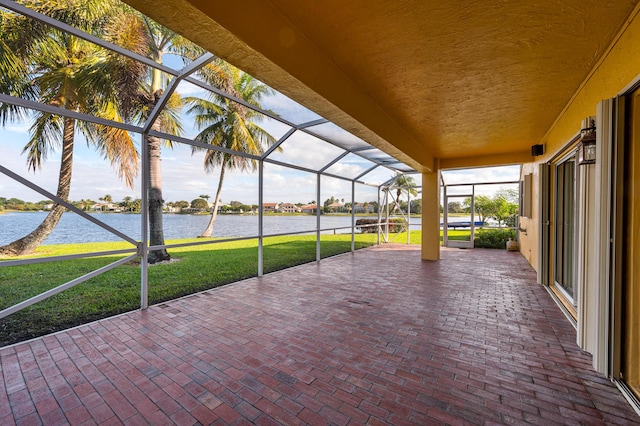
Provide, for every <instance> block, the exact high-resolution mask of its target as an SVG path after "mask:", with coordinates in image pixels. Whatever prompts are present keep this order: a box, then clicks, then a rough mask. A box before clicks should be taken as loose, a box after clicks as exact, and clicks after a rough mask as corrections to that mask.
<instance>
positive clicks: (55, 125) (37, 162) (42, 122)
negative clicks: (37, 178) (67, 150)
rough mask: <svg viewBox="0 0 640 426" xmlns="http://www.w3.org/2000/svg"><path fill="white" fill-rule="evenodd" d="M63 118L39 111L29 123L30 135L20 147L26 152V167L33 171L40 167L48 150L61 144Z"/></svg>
mask: <svg viewBox="0 0 640 426" xmlns="http://www.w3.org/2000/svg"><path fill="white" fill-rule="evenodd" d="M63 126H64V124H63V120H62V118H61V117H60V116H58V115H53V114H50V113H47V112H39V113H37V114H36V116H35V120H34V122H33V124H32V125H31V129H30V132H31V137H30V138H29V141H28V142H27V144H26V145H25V147H24V148H23V149H22V153H25V152H26V153H27V167H28V168H29V169H31V170H33V171H35V170H36V169H40V168H41V167H42V162H43V161H46V159H47V156H48V154H49V151H50V150H55V149H57V148H59V147H60V146H61V145H62V133H63V132H62V129H63Z"/></svg>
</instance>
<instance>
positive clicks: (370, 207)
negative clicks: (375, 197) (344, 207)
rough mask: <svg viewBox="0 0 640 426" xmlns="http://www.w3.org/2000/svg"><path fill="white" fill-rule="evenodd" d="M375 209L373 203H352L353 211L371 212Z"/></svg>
mask: <svg viewBox="0 0 640 426" xmlns="http://www.w3.org/2000/svg"><path fill="white" fill-rule="evenodd" d="M374 211H375V206H374V205H373V204H369V203H367V204H366V205H365V203H355V204H354V205H353V212H354V213H373V212H374Z"/></svg>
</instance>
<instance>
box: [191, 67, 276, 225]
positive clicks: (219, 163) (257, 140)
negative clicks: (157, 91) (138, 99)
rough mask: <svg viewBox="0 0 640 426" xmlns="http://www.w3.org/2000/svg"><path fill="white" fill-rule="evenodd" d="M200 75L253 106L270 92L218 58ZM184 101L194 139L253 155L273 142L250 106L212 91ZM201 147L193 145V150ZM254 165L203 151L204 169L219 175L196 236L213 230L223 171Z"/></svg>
mask: <svg viewBox="0 0 640 426" xmlns="http://www.w3.org/2000/svg"><path fill="white" fill-rule="evenodd" d="M203 76H204V78H205V79H206V80H207V81H208V82H209V83H210V84H212V85H214V86H217V87H220V88H221V89H222V90H224V91H225V92H227V93H230V94H232V95H234V96H236V97H238V98H240V99H243V100H244V101H246V102H247V103H249V104H251V105H253V106H256V107H260V101H261V100H262V98H263V97H264V96H267V95H270V94H272V90H271V89H270V88H269V87H268V86H265V85H264V84H262V83H260V82H259V81H258V80H255V79H254V78H253V77H251V76H250V75H248V74H246V73H244V72H242V71H240V70H239V69H237V68H235V67H233V66H231V65H229V64H227V63H226V62H224V61H221V60H218V61H215V62H214V63H212V64H210V65H208V66H207V67H205V68H204V69H203ZM185 101H186V102H187V104H188V105H189V106H190V108H189V110H188V113H189V114H194V115H195V121H196V125H197V127H198V130H200V133H198V135H197V136H196V138H195V139H196V140H199V141H203V142H206V143H209V144H211V145H216V146H220V147H224V148H228V149H232V150H234V151H239V152H245V153H248V154H253V155H261V154H262V153H263V152H264V149H265V148H267V147H268V146H270V145H272V144H274V143H275V142H276V139H275V138H274V137H273V136H271V135H270V134H269V133H268V132H267V131H266V130H264V129H263V128H261V127H260V126H258V125H257V124H256V123H257V122H258V121H260V120H261V118H262V115H261V114H259V113H257V112H256V111H254V110H253V109H251V108H247V107H246V106H243V105H240V104H238V103H236V102H234V101H231V100H229V99H227V98H225V97H223V96H220V95H218V94H215V93H210V94H209V96H208V97H207V98H206V99H202V98H195V97H192V98H186V99H185ZM202 150H203V149H202V148H197V147H194V148H193V152H194V153H195V152H199V151H202ZM256 165H257V164H256V161H255V160H252V159H248V158H246V157H240V156H237V155H231V154H227V153H224V152H220V151H214V150H206V152H205V155H204V168H205V171H206V172H212V171H214V170H215V169H216V168H217V167H219V168H220V177H219V179H218V189H217V191H216V195H215V198H214V203H213V210H212V211H211V218H210V220H209V224H208V225H207V228H206V229H205V230H204V231H203V232H202V234H200V237H211V235H212V233H213V226H214V224H215V221H216V217H217V214H218V206H219V204H220V194H221V193H222V184H223V182H224V176H225V172H226V170H227V169H238V170H241V171H245V170H255V168H256Z"/></svg>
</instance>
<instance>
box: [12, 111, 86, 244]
mask: <svg viewBox="0 0 640 426" xmlns="http://www.w3.org/2000/svg"><path fill="white" fill-rule="evenodd" d="M63 123H64V128H63V135H62V159H61V161H60V175H59V176H58V190H57V192H56V195H57V196H58V198H61V199H63V200H64V201H69V191H70V189H71V172H72V169H73V167H72V166H73V144H74V138H75V120H74V119H73V118H65V119H64V121H63ZM65 210H66V207H64V206H62V205H60V204H57V203H56V204H54V205H53V208H52V209H51V211H50V212H49V214H48V215H47V217H45V218H44V220H43V221H42V223H41V224H40V225H38V227H37V228H36V229H34V230H33V231H32V232H31V233H30V234H28V235H26V236H24V237H22V238H20V239H18V240H16V241H13V242H12V243H9V244H7V245H6V246H3V247H0V255H5V256H23V255H27V254H30V253H32V252H33V251H34V250H35V249H36V248H38V246H39V245H40V244H42V242H43V241H44V240H45V239H46V238H47V237H48V236H49V234H51V232H53V230H54V229H55V227H56V226H57V225H58V222H60V218H61V217H62V213H64V211H65Z"/></svg>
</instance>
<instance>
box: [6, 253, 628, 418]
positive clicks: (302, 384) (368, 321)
mask: <svg viewBox="0 0 640 426" xmlns="http://www.w3.org/2000/svg"><path fill="white" fill-rule="evenodd" d="M535 279H536V277H535V273H534V272H533V270H532V269H531V268H530V267H529V265H528V264H527V262H526V260H525V259H524V258H523V257H521V256H520V255H519V254H517V253H509V252H506V251H499V250H482V249H475V250H455V249H453V250H446V249H444V250H443V251H442V260H441V261H440V262H424V261H420V251H419V247H417V246H404V245H387V246H379V247H374V248H370V249H364V250H359V251H358V252H356V253H355V254H353V255H352V254H347V255H342V256H337V257H333V258H329V259H325V260H323V261H322V262H321V263H320V264H315V263H312V264H307V265H303V266H299V267H295V268H292V269H288V270H284V271H279V272H275V273H272V274H269V275H266V276H264V277H262V278H260V279H258V278H255V279H249V280H245V281H242V282H238V283H236V284H232V285H228V286H225V287H221V288H218V289H215V290H209V291H205V292H203V293H199V294H197V295H192V296H188V297H185V298H183V299H179V300H175V301H171V302H167V303H164V304H161V305H157V306H153V307H151V308H149V309H148V310H146V311H135V312H131V313H127V314H124V315H120V316H117V317H114V318H110V319H106V320H102V321H99V322H96V323H93V324H88V325H84V326H81V327H78V328H75V329H72V330H68V331H65V332H61V333H57V334H54V335H50V336H46V337H44V338H39V339H36V340H33V341H31V342H27V343H22V344H18V345H15V346H12V347H7V348H4V349H1V350H0V357H1V361H2V374H3V376H4V381H3V382H2V389H0V423H2V424H12V423H19V424H20V423H25V424H37V423H38V422H39V421H40V422H42V423H45V424H65V423H70V424H91V423H109V424H119V423H125V424H148V423H149V424H173V423H175V424H187V425H191V424H198V423H199V424H211V423H215V424H307V423H308V424H338V425H345V424H367V423H368V424H411V423H414V424H439V423H448V424H491V423H531V424H541V423H542V422H544V423H547V424H554V423H557V424H578V423H582V424H625V423H626V424H637V422H638V420H639V418H638V416H637V415H636V414H635V412H633V410H632V409H631V408H630V406H629V405H628V404H627V403H626V401H625V400H624V398H623V397H622V395H621V394H620V392H619V391H618V390H617V388H615V386H613V385H612V384H611V383H610V382H609V381H608V380H607V379H606V378H604V377H603V376H600V375H599V374H597V373H595V372H594V371H593V370H592V369H591V365H590V357H589V355H587V354H586V353H584V352H581V351H580V350H579V349H578V347H577V345H576V344H575V343H574V342H575V330H574V329H573V328H572V326H571V325H570V324H569V322H568V321H567V320H566V318H565V317H564V316H563V315H562V313H561V312H560V310H559V309H558V308H557V307H556V305H555V304H554V302H553V301H552V300H551V298H550V297H549V295H548V294H547V293H546V291H545V290H544V289H543V288H542V287H541V286H539V285H537V284H536V280H535Z"/></svg>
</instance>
